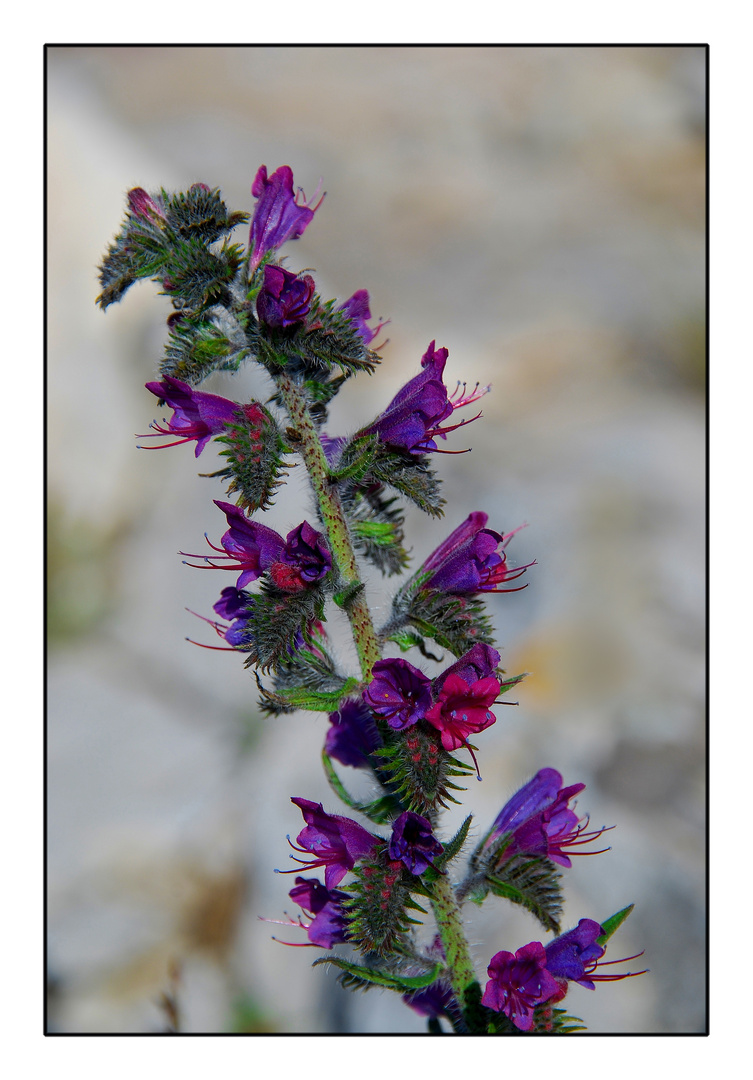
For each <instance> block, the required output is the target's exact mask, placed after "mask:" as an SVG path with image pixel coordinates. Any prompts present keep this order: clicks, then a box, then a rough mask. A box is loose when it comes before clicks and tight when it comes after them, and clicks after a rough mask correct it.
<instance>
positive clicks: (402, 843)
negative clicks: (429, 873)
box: [389, 810, 444, 876]
mask: <svg viewBox="0 0 753 1080" xmlns="http://www.w3.org/2000/svg"><path fill="white" fill-rule="evenodd" d="M443 850H444V849H443V847H442V845H441V844H440V842H439V841H438V840H437V838H436V837H435V836H434V833H433V832H432V831H431V822H430V821H428V820H427V818H425V817H421V815H420V814H414V813H413V811H412V810H406V811H405V813H403V814H401V815H400V817H399V818H398V819H397V821H395V823H394V825H393V826H392V837H391V839H390V846H389V856H390V858H391V859H396V860H397V859H399V860H400V861H401V862H402V863H403V865H404V866H405V867H406V868H407V869H408V870H409V871H410V872H411V874H415V875H416V876H418V875H419V874H423V872H424V870H426V868H427V867H428V866H430V865H431V864H432V863H433V862H434V859H435V858H436V857H437V855H441V854H442V851H443Z"/></svg>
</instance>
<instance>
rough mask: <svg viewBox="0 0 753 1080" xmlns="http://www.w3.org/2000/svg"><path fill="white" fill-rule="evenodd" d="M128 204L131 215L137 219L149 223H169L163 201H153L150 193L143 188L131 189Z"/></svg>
mask: <svg viewBox="0 0 753 1080" xmlns="http://www.w3.org/2000/svg"><path fill="white" fill-rule="evenodd" d="M128 203H129V205H130V207H131V213H132V214H135V215H136V217H142V218H145V219H146V220H147V221H155V220H156V221H157V223H158V224H159V221H167V218H166V216H165V211H164V209H163V206H162V199H153V198H152V196H151V195H150V194H149V192H148V191H144V189H143V188H140V187H136V188H131V190H130V191H129V192H128Z"/></svg>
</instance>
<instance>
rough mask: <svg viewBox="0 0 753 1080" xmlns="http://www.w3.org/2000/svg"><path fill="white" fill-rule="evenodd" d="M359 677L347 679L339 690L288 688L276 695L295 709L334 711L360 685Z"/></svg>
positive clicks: (276, 697) (281, 703)
mask: <svg viewBox="0 0 753 1080" xmlns="http://www.w3.org/2000/svg"><path fill="white" fill-rule="evenodd" d="M358 685H359V683H358V680H357V679H347V680H346V682H345V683H343V685H342V687H341V688H340V689H339V690H332V691H330V692H328V693H327V692H321V691H317V690H304V689H300V690H286V691H284V692H283V693H278V694H275V695H274V698H275V700H276V701H277V702H278V703H279V704H280V705H283V706H289V707H290V710H293V709H296V710H297V709H307V710H308V711H309V712H324V713H333V712H336V711H337V709H339V708H340V705H341V704H342V700H343V698H346V697H348V696H349V695H351V694H352V693H353V691H354V690H355V689H356V688H357V687H358Z"/></svg>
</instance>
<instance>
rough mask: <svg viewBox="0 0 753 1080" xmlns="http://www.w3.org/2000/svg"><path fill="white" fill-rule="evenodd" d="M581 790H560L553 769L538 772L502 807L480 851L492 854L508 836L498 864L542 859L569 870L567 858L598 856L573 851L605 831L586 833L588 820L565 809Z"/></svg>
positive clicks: (581, 786) (578, 787) (573, 786)
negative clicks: (517, 857) (525, 858)
mask: <svg viewBox="0 0 753 1080" xmlns="http://www.w3.org/2000/svg"><path fill="white" fill-rule="evenodd" d="M585 786H586V785H585V784H571V785H570V786H569V787H565V788H563V787H562V775H561V774H560V773H558V772H557V770H556V769H540V770H539V772H537V773H536V775H535V776H534V778H533V779H532V780H529V782H528V783H527V784H525V785H524V786H523V787H522V788H521V789H520V791H517V792H516V793H515V795H513V797H512V798H511V799H510V800H509V801H508V802H507V803H506V804H505V805H504V806H503V807H502V809H501V810H500V812H499V814H498V815H497V817H496V819H495V821H494V824H493V825H492V829H491V832H490V833H489V836H488V837H487V838H486V840H485V841H484V844H483V850H486V851H489V850H493V849H494V848H495V846H499V845H500V841H502V840H503V838H504V837H505V836H507V835H509V840H508V841H507V843H505V844H503V846H502V848H501V850H500V855H499V860H498V864H499V863H501V862H504V861H506V860H507V859H509V858H512V856H513V855H542V856H544V857H546V858H547V859H551V860H552V862H556V863H558V864H559V865H560V866H564V867H570V866H572V860H571V858H570V856H571V855H577V854H582V855H596V854H600V853H599V852H595V851H591V852H587V851H584V852H576V851H574V850H573V848H575V847H578V846H581V845H583V844H588V843H590V841H592V840H595V839H596V838H597V837H599V836H601V834H602V833H604V832H606V831H607V829H606V828H601V829H594V830H591V831H586V824H587V822H588V818H583V819H581V818H579V817H578V815H577V814H576V813H575V811H574V810H572V809H571V808H570V806H569V805H568V804H569V802H570V800H571V799H573V798H574V797H575V796H576V795H578V794H579V793H580V792H581V791H583V789H584V788H585ZM568 852H569V854H568Z"/></svg>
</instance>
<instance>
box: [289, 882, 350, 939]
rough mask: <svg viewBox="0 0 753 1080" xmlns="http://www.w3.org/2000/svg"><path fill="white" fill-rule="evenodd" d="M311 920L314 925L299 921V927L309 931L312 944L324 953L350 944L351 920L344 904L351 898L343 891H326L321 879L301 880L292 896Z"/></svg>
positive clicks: (291, 892) (291, 893)
mask: <svg viewBox="0 0 753 1080" xmlns="http://www.w3.org/2000/svg"><path fill="white" fill-rule="evenodd" d="M288 895H289V897H290V899H291V900H293V901H294V902H295V903H296V904H298V906H299V907H300V908H301V909H302V910H303V912H304V914H305V915H307V916H308V917H309V918H310V919H311V922H310V923H304V922H303V921H302V920H301V919H299V920H298V925H299V926H302V927H303V929H304V930H306V931H307V933H308V937H309V941H310V942H311V943H312V944H313V945H319V946H321V948H323V949H331V948H332V946H333V945H341V944H342V943H343V942H344V941H347V940H348V939H347V927H348V919H347V916H346V915H345V912H344V911H343V907H342V901H343V900H346V899H347V898H348V894H347V893H344V892H341V891H340V890H339V889H332V890H330V889H326V888H325V887H324V885H322V883H321V881H319V880H318V879H317V878H304V877H297V878H296V879H295V888H293V889H291V890H290V892H289V893H288Z"/></svg>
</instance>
